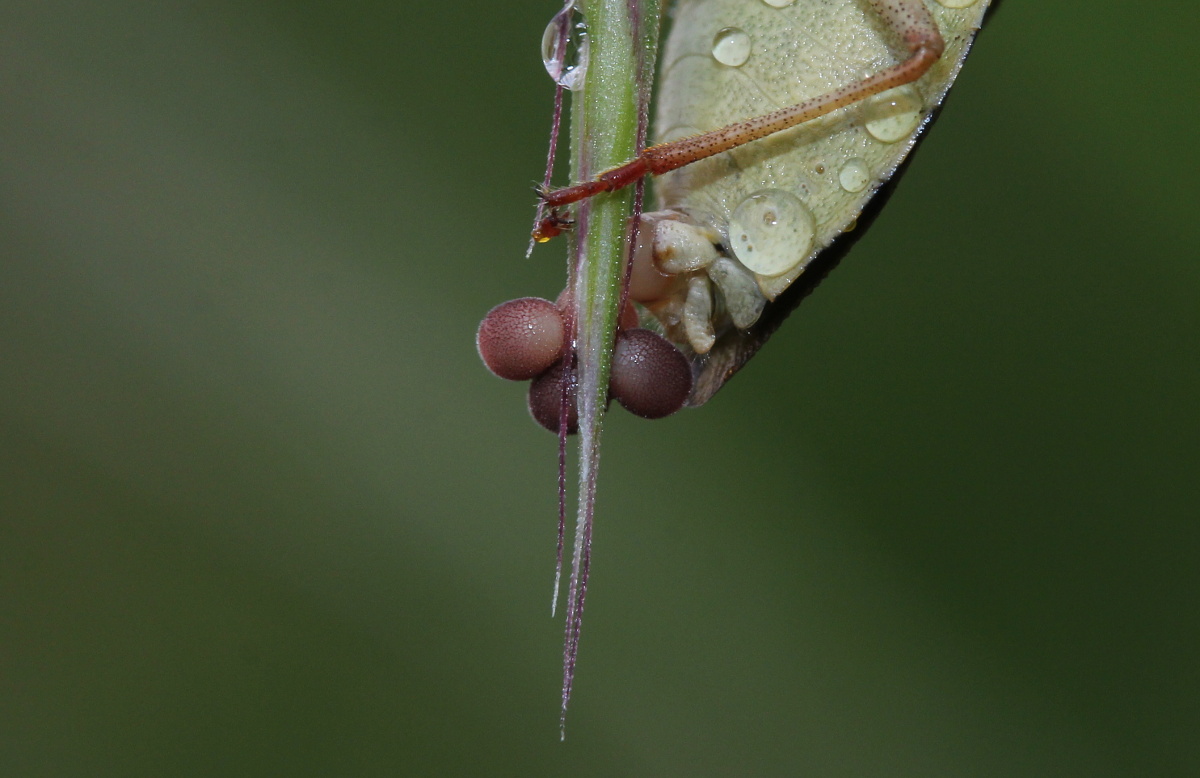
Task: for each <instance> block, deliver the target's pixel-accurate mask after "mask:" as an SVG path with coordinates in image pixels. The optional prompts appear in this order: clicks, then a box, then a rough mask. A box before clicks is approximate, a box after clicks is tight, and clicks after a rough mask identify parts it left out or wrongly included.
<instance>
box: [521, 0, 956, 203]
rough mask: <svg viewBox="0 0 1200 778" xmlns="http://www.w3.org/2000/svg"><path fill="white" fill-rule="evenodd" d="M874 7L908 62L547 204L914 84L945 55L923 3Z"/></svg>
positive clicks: (674, 146)
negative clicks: (896, 38)
mask: <svg viewBox="0 0 1200 778" xmlns="http://www.w3.org/2000/svg"><path fill="white" fill-rule="evenodd" d="M870 2H871V7H872V8H874V9H875V12H876V13H877V14H879V16H880V17H881V18H882V19H883V20H884V22H885V23H886V24H887V26H888V27H890V28H891V29H892V30H893V31H894V32H895V33H896V34H897V35H898V36H899V37H900V39H901V40H902V41H903V42H904V45H905V47H906V48H907V49H908V57H907V58H906V59H905V60H904V61H903V62H900V63H897V64H895V65H892V66H891V67H888V68H884V69H883V70H881V71H879V72H878V73H875V74H873V75H871V76H868V77H867V78H864V79H863V80H861V81H858V82H856V83H853V84H848V85H846V86H843V87H840V88H838V89H835V90H834V91H832V92H828V93H826V94H823V95H820V96H819V97H814V98H812V99H811V100H805V101H804V102H802V103H797V104H796V105H790V106H787V107H786V108H781V109H779V110H778V111H773V112H771V113H768V114H763V115H762V116H756V117H754V118H752V119H747V120H745V121H741V122H737V123H735V124H730V125H728V126H726V127H722V128H720V129H718V130H713V131H712V132H706V133H702V134H700V135H693V136H691V137H690V138H683V139H681V140H677V141H673V142H671V143H663V144H660V145H658V146H651V147H650V148H647V149H644V150H643V151H642V152H641V153H640V154H639V155H638V156H637V157H635V158H634V159H632V160H630V161H629V162H626V163H625V164H624V165H620V166H618V167H615V168H613V169H611V170H608V171H605V172H604V173H601V174H600V175H599V176H597V177H596V178H594V179H592V180H591V181H584V182H582V183H579V184H575V185H574V186H568V187H564V188H562V189H555V190H552V191H549V192H545V193H544V194H543V195H542V198H543V201H544V202H545V203H546V205H548V206H550V207H552V208H556V207H560V206H563V205H566V204H568V203H573V202H576V201H578V200H583V199H584V198H587V197H591V196H592V195H595V194H599V193H601V192H611V191H614V190H617V189H621V188H622V187H626V186H629V185H630V184H632V183H633V182H635V181H637V180H638V179H640V178H642V177H643V176H646V175H660V174H662V173H666V172H668V171H671V170H675V169H676V168H681V167H683V166H684V165H688V164H691V163H692V162H696V161H698V160H701V159H705V158H706V157H711V156H713V155H715V154H720V153H721V152H723V151H729V150H730V149H733V148H737V147H738V146H741V145H744V144H746V143H750V142H752V141H756V140H759V139H760V138H765V137H767V136H768V135H773V134H774V133H777V132H780V131H782V130H786V129H788V128H790V127H795V126H796V125H798V124H803V123H804V122H807V121H811V120H812V119H816V118H819V117H821V116H824V115H825V114H827V113H830V112H832V111H836V110H837V109H839V108H844V107H845V106H847V105H850V104H851V103H856V102H858V101H860V100H864V99H866V98H868V97H871V96H872V95H877V94H879V93H880V92H883V91H885V90H888V89H893V88H895V87H898V86H903V85H904V84H910V83H912V82H913V81H916V80H917V79H918V78H920V77H921V76H923V75H924V74H925V72H926V71H927V70H929V68H930V66H931V65H933V63H934V62H936V61H937V60H938V58H939V57H941V56H942V51H943V50H944V49H945V42H944V41H943V40H942V36H941V33H939V32H938V28H937V23H936V22H934V20H933V16H932V15H931V14H930V13H929V9H928V8H926V7H925V2H924V0H870Z"/></svg>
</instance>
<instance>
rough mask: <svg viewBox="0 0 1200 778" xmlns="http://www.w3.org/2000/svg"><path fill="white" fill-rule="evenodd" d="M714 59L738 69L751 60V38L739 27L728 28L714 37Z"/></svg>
mask: <svg viewBox="0 0 1200 778" xmlns="http://www.w3.org/2000/svg"><path fill="white" fill-rule="evenodd" d="M712 55H713V59H715V60H716V61H717V62H720V63H721V64H722V65H728V66H729V67H731V68H736V67H738V66H739V65H744V64H746V60H748V59H750V36H749V35H747V34H746V32H745V31H744V30H739V29H738V28H737V27H726V28H725V29H723V30H721V31H719V32H718V33H717V34H716V35H715V36H713V45H712Z"/></svg>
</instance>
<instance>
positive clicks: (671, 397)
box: [609, 329, 692, 419]
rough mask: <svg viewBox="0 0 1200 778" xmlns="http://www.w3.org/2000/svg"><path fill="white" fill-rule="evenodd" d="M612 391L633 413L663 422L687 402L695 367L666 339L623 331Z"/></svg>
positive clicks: (616, 352) (616, 353)
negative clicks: (664, 417)
mask: <svg viewBox="0 0 1200 778" xmlns="http://www.w3.org/2000/svg"><path fill="white" fill-rule="evenodd" d="M609 389H610V391H611V392H612V396H613V397H614V398H616V400H617V402H619V403H621V405H622V406H624V407H625V410H627V411H629V412H630V413H632V414H634V415H637V416H641V417H642V418H645V419H661V418H662V417H663V416H670V415H671V414H672V413H674V412H675V411H677V410H679V409H680V408H682V407H683V404H684V403H685V402H687V398H688V395H689V394H691V391H692V366H691V365H690V364H688V361H687V358H686V357H685V356H684V355H683V354H682V353H680V351H679V349H677V348H675V346H673V345H671V343H670V341H668V340H667V339H666V338H664V337H663V336H661V335H658V334H657V333H654V332H651V331H650V330H646V329H632V330H624V331H623V332H621V333H620V334H618V335H617V344H616V347H615V348H614V349H613V367H612V379H611V380H610V382H609Z"/></svg>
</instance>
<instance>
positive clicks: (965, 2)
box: [937, 0, 976, 8]
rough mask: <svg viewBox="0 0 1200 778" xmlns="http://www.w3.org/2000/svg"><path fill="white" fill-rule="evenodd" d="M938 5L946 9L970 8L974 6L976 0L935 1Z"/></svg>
mask: <svg viewBox="0 0 1200 778" xmlns="http://www.w3.org/2000/svg"><path fill="white" fill-rule="evenodd" d="M937 1H938V5H944V6H946V7H947V8H970V7H971V6H973V5H975V2H976V0H937Z"/></svg>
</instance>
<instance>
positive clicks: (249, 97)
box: [0, 0, 1200, 778]
mask: <svg viewBox="0 0 1200 778" xmlns="http://www.w3.org/2000/svg"><path fill="white" fill-rule="evenodd" d="M555 10H556V9H555V3H554V2H552V0H538V1H536V2H535V1H533V0H523V1H522V2H513V3H503V4H497V3H491V2H482V0H465V1H464V0H459V1H458V2H450V3H412V2H401V1H400V0H386V1H385V0H371V1H366V0H362V1H359V2H353V1H352V2H345V1H344V0H340V1H338V2H335V1H334V0H292V1H291V2H273V1H272V0H256V1H255V2H247V1H246V0H224V1H222V0H208V1H206V2H179V1H177V0H108V2H104V3H98V2H91V3H89V2H78V1H76V2H63V1H62V0H36V2H33V1H28V0H6V1H5V2H3V3H2V4H0V462H2V465H0V466H2V468H3V469H2V471H0V774H3V775H6V776H143V775H144V776H193V775H194V776H214V775H222V776H223V775H238V776H277V775H289V776H307V775H312V776H375V775H379V776H383V775H388V776H395V775H488V776H493V775H494V776H502V775H512V776H529V775H580V776H584V775H594V776H616V775H663V776H668V775H669V776H705V775H714V776H715V775H819V776H863V775H887V776H909V775H912V776H918V775H919V776H930V775H971V776H1014V775H1022V776H1025V775H1055V776H1090V777H1092V778H1094V777H1095V776H1134V775H1137V776H1141V775H1164V776H1165V775H1195V774H1198V773H1200V738H1197V732H1198V731H1200V651H1198V647H1200V642H1198V640H1197V638H1198V632H1200V630H1198V627H1200V624H1198V622H1200V574H1198V573H1197V569H1196V561H1195V560H1196V558H1197V553H1198V552H1200V529H1198V526H1197V525H1198V522H1197V519H1198V518H1200V509H1198V504H1197V498H1198V497H1200V403H1198V399H1200V305H1198V300H1200V263H1197V261H1196V259H1197V250H1196V246H1197V241H1196V238H1197V234H1196V229H1195V227H1196V207H1197V196H1196V190H1195V173H1196V171H1197V151H1196V145H1195V142H1194V140H1195V105H1194V99H1192V98H1194V96H1195V87H1196V82H1195V73H1196V67H1195V66H1196V63H1197V57H1196V54H1195V44H1194V42H1192V41H1191V40H1190V38H1191V37H1193V36H1194V30H1193V29H1192V28H1193V27H1194V25H1188V24H1185V23H1184V22H1185V21H1186V20H1185V19H1183V18H1182V17H1181V16H1180V15H1179V12H1178V10H1177V8H1176V7H1175V6H1174V4H1171V3H1155V4H1146V5H1144V6H1143V5H1139V6H1138V9H1137V12H1136V14H1132V13H1131V11H1130V9H1129V7H1128V6H1126V5H1125V4H1121V3H1116V2H1109V3H1099V4H1098V3H1094V2H1082V0H1060V2H1054V3H1048V2H1040V3H1039V2H1021V0H1008V1H1007V2H1006V4H1005V6H1004V7H1003V8H1001V9H1000V12H999V13H998V14H996V16H995V18H994V20H993V23H992V25H991V27H990V29H987V30H985V32H984V34H983V35H982V37H981V38H980V40H979V43H978V46H977V49H976V51H975V53H974V54H973V56H972V60H971V61H970V62H969V63H968V67H967V68H966V69H965V71H964V74H963V76H962V78H961V80H960V82H959V85H958V87H957V88H956V90H955V93H954V94H953V95H952V98H951V100H950V103H949V105H948V107H947V109H946V111H945V112H944V113H943V116H942V118H941V120H940V122H939V124H938V125H937V126H936V127H935V128H934V129H933V131H932V134H931V137H930V138H929V139H928V141H927V142H926V144H925V145H924V146H923V148H922V149H921V150H920V153H919V155H918V159H917V164H915V165H913V166H912V168H911V170H910V171H909V173H908V175H907V177H906V179H905V180H904V181H903V183H902V184H901V186H900V188H899V190H898V192H897V194H896V196H895V197H894V198H893V200H892V202H891V204H890V205H889V207H888V209H886V210H885V212H884V215H883V216H882V218H880V219H879V221H878V222H877V223H876V224H875V225H874V227H873V228H872V230H871V232H870V233H869V234H868V235H867V236H865V237H864V239H863V240H862V241H861V242H860V243H859V244H858V246H857V247H856V249H855V251H854V252H853V253H852V254H851V256H850V257H849V258H848V259H847V260H846V261H845V262H844V263H843V264H842V266H841V267H840V268H839V269H838V270H837V271H836V272H834V274H833V275H832V276H831V277H830V278H829V279H828V280H827V281H826V282H825V283H824V284H823V285H822V287H821V288H820V289H819V290H818V291H817V293H816V294H815V295H814V296H813V297H812V298H810V299H809V300H808V301H807V302H806V303H805V304H804V305H803V306H802V307H801V309H800V311H799V312H798V313H797V314H795V315H794V316H793V318H792V319H791V320H790V321H789V322H788V325H787V326H785V327H784V329H783V330H782V331H781V332H780V333H779V334H778V335H777V336H776V337H775V339H774V340H773V341H772V342H771V344H770V345H769V346H768V347H767V348H766V349H765V350H764V351H763V352H762V353H761V354H760V355H759V356H758V357H757V358H756V359H755V360H754V361H753V362H752V363H751V364H750V366H749V368H748V369H747V370H745V371H744V372H743V373H742V374H741V375H739V376H738V378H737V379H735V380H734V381H733V382H732V383H730V384H729V385H728V386H727V387H726V388H725V389H724V390H723V391H722V392H721V393H720V394H719V395H718V396H717V397H716V398H715V399H714V401H713V402H711V403H710V404H709V405H708V406H706V407H704V408H703V409H700V410H696V411H690V412H686V413H681V414H679V415H678V416H676V417H673V418H671V419H669V420H665V421H662V422H657V423H648V422H642V421H639V420H636V419H633V418H631V417H629V416H627V415H624V414H621V413H614V414H613V415H612V417H611V420H610V422H609V424H608V425H607V427H606V433H605V454H604V459H603V466H602V468H601V484H600V486H601V489H600V502H599V515H598V519H597V528H596V545H595V556H594V566H593V570H594V574H593V578H592V587H591V591H590V596H589V601H588V619H587V623H586V626H585V632H584V640H583V647H582V654H581V665H580V671H579V676H578V682H577V689H576V697H575V701H574V706H573V710H572V714H571V720H570V726H569V732H568V739H567V741H566V743H565V744H560V743H559V742H558V737H557V713H558V710H557V694H558V685H559V669H560V668H559V663H560V641H561V623H560V621H559V620H558V619H551V618H550V615H549V599H550V585H551V580H552V571H553V551H554V548H553V545H554V522H555V518H554V516H555V485H554V477H555V476H554V472H555V471H554V468H555V445H554V440H553V438H552V436H550V435H549V434H547V433H545V432H544V431H543V430H541V429H539V428H537V427H535V426H534V425H533V423H532V422H530V420H529V419H528V417H527V416H526V412H525V410H524V407H523V402H524V400H523V389H522V388H521V387H519V386H516V385H511V384H507V383H505V382H502V381H499V380H497V379H494V378H492V377H491V376H490V375H489V374H488V373H487V372H485V370H484V369H483V368H482V366H481V365H480V364H479V362H478V359H477V356H476V354H475V350H474V346H473V343H472V338H473V334H474V329H475V327H476V324H477V322H478V320H479V318H480V317H481V316H482V314H483V313H484V312H485V311H486V310H487V309H488V308H489V307H491V306H492V305H494V304H496V303H498V302H500V301H502V300H505V299H509V298H512V297H517V296H521V295H527V294H537V295H543V296H553V295H554V294H555V293H556V292H557V291H558V290H559V289H560V288H561V283H562V276H563V259H562V254H561V252H562V247H561V245H560V246H554V247H551V248H544V249H539V250H538V252H537V253H536V254H535V255H534V257H533V259H531V260H525V259H524V258H523V256H522V255H523V252H524V249H525V242H526V235H527V230H528V227H529V223H530V218H531V215H532V205H533V198H532V195H531V187H530V185H531V183H532V182H533V181H534V180H535V179H537V178H538V177H539V176H540V171H541V167H542V164H543V160H544V154H545V142H546V134H547V127H548V123H549V109H550V102H551V88H550V82H549V80H548V79H547V78H546V75H545V73H544V71H543V70H542V65H541V62H540V60H539V57H538V46H539V40H540V36H541V32H542V28H543V26H544V24H545V22H546V21H547V20H548V19H549V17H550V16H551V15H552V14H553V12H554V11H555ZM1185 15H1186V14H1185ZM1189 95H1191V96H1192V97H1188V96H1189Z"/></svg>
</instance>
